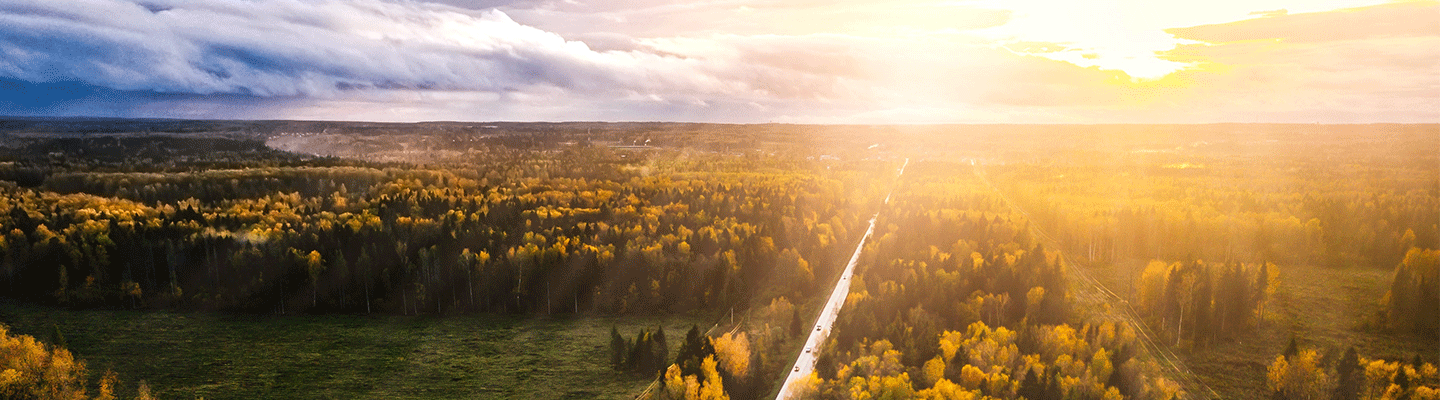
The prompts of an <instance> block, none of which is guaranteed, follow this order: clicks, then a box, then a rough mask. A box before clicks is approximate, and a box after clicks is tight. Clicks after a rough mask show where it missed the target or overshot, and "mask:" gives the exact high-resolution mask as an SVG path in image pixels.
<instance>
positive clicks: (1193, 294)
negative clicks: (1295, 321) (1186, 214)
mask: <svg viewBox="0 0 1440 400" xmlns="http://www.w3.org/2000/svg"><path fill="white" fill-rule="evenodd" d="M1275 268H1276V267H1275V265H1273V264H1269V263H1265V264H1241V263H1235V262H1231V263H1227V264H1211V263H1206V262H1204V261H1201V260H1191V261H1189V262H1174V263H1170V264H1166V263H1164V262H1162V261H1158V260H1157V261H1151V262H1150V264H1149V265H1147V266H1146V267H1145V270H1144V272H1142V273H1141V275H1140V277H1139V278H1138V279H1137V280H1136V282H1135V288H1136V290H1135V299H1136V305H1137V306H1138V309H1139V310H1140V311H1141V313H1142V314H1143V315H1144V316H1145V317H1146V318H1147V319H1148V320H1149V321H1147V322H1148V323H1149V324H1150V326H1153V327H1156V328H1157V329H1156V330H1157V331H1159V332H1162V334H1163V335H1165V336H1166V337H1169V338H1171V339H1172V340H1174V341H1175V342H1176V343H1177V344H1179V343H1180V342H1181V341H1182V340H1184V341H1189V343H1194V344H1202V345H1203V344H1205V343H1210V342H1214V341H1216V340H1219V339H1223V338H1229V337H1232V336H1234V335H1236V334H1240V333H1248V332H1250V331H1251V330H1252V329H1253V328H1254V327H1255V324H1256V322H1257V319H1258V318H1259V317H1260V316H1261V315H1262V312H1263V311H1264V310H1263V307H1264V305H1265V302H1266V299H1267V297H1268V295H1269V294H1270V293H1271V292H1273V291H1274V289H1275V288H1274V283H1275V280H1274V279H1273V278H1274V277H1273V274H1274V273H1277V272H1278V271H1276V269H1275Z"/></svg>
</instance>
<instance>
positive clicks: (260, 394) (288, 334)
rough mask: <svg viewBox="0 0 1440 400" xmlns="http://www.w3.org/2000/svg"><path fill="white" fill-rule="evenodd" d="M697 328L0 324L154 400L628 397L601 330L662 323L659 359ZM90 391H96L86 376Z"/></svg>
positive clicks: (48, 320) (113, 316)
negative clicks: (665, 345) (56, 338)
mask: <svg viewBox="0 0 1440 400" xmlns="http://www.w3.org/2000/svg"><path fill="white" fill-rule="evenodd" d="M701 319H702V318H686V317H673V318H645V317H625V318H611V317H573V318H523V317H515V316H500V315H475V316H447V317H443V318H438V317H402V316H355V315H322V316H315V315H306V316H255V315H217V314H198V313H197V314H187V313H169V312H151V311H106V310H90V311H72V310H66V309H57V308H42V307H33V306H24V305H16V304H14V303H0V323H4V324H6V325H8V326H10V328H11V330H12V331H13V332H16V333H22V334H29V335H33V336H35V337H37V338H42V339H45V340H47V341H48V338H50V337H51V336H52V332H53V331H54V327H55V326H58V327H59V328H60V331H61V332H62V334H63V335H64V336H65V339H66V341H67V342H68V343H69V345H70V349H71V350H72V351H73V352H75V353H76V356H77V357H78V358H82V359H84V360H85V361H86V362H87V363H88V364H89V366H90V369H91V371H92V372H93V373H96V374H98V373H101V372H103V371H104V370H106V369H107V368H108V369H113V370H114V371H115V372H117V373H119V374H120V376H121V377H122V379H124V382H123V383H122V384H123V386H122V389H123V390H122V393H123V392H131V393H133V391H134V387H135V385H136V382H137V381H139V380H142V379H143V380H146V381H147V382H148V383H149V384H150V386H151V388H152V389H154V390H155V394H156V395H158V396H159V397H160V398H166V399H190V398H198V397H204V398H207V399H211V400H215V399H239V398H246V399H259V398H306V399H423V398H437V399H439V398H446V399H450V398H477V397H483V398H529V399H559V398H633V397H634V396H635V395H637V394H639V393H640V392H641V391H643V390H644V388H645V386H646V385H648V384H649V383H650V382H651V379H650V377H644V376H639V375H634V374H629V373H624V372H616V371H613V370H612V369H611V368H610V367H609V365H608V363H609V349H608V347H607V346H608V343H609V342H608V341H609V334H610V327H611V325H612V324H615V325H616V326H618V327H619V329H620V331H621V333H622V334H624V335H626V336H633V335H634V334H635V333H636V332H638V331H639V330H640V328H641V327H647V326H648V327H650V328H651V329H653V328H654V327H655V326H657V325H661V324H663V325H664V327H665V331H666V332H665V333H666V335H667V337H668V338H669V340H668V342H669V344H670V347H671V350H670V351H671V353H670V354H675V351H676V349H678V348H679V346H680V344H681V343H682V342H684V337H685V336H684V335H685V331H686V330H688V329H689V328H690V325H691V323H697V324H702V325H704V324H706V323H705V322H701ZM91 379H96V378H94V377H92V378H91Z"/></svg>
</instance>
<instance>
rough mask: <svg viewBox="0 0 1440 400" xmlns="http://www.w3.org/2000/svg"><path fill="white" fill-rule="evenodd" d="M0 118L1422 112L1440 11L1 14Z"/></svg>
mask: <svg viewBox="0 0 1440 400" xmlns="http://www.w3.org/2000/svg"><path fill="white" fill-rule="evenodd" d="M0 115H10V116H107V117H157V118H186V119H191V118H193V119H306V120H358V121H397V122H410V121H440V120H446V121H502V120H503V121H689V122H725V123H769V122H778V123H820V124H894V123H901V124H910V123H1211V122H1287V123H1312V122H1319V123H1373V122H1401V123H1436V122H1440V2H1437V1H1398V2H1397V1H1383V0H1207V1H1166V0H1100V1H1089V0H1086V1H1074V0H1013V1H1009V0H1004V1H1002V0H944V1H936V0H877V1H855V0H831V1H815V0H760V1H741V0H701V1H687V2H665V1H655V0H638V1H637V0H625V1H621V0H601V1H582V0H559V1H550V0H514V1H508V0H473V1H467V0H437V2H423V1H407V0H347V1H312V0H67V1H53V0H3V1H0Z"/></svg>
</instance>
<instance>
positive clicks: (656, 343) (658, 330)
mask: <svg viewBox="0 0 1440 400" xmlns="http://www.w3.org/2000/svg"><path fill="white" fill-rule="evenodd" d="M650 342H651V344H650V359H651V360H652V361H650V369H649V370H645V371H640V372H645V373H650V372H652V371H651V370H654V371H657V372H658V371H664V370H665V367H667V366H669V365H670V364H669V363H668V361H670V345H669V344H668V343H666V342H665V326H663V325H662V326H657V327H655V334H654V335H652V336H651V338H650Z"/></svg>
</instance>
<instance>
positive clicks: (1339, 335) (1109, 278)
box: [1094, 262, 1440, 399]
mask: <svg viewBox="0 0 1440 400" xmlns="http://www.w3.org/2000/svg"><path fill="white" fill-rule="evenodd" d="M1143 267H1144V264H1143V263H1140V262H1131V263H1122V264H1121V265H1120V266H1115V267H1104V266H1097V267H1096V268H1095V269H1094V272H1095V275H1096V278H1097V279H1101V280H1102V281H1106V282H1105V284H1106V285H1107V286H1110V287H1111V288H1114V290H1115V291H1116V292H1117V293H1120V294H1122V295H1124V294H1125V293H1126V290H1128V289H1129V287H1128V286H1127V283H1126V281H1125V280H1126V279H1133V278H1132V276H1133V275H1132V272H1131V270H1132V269H1134V270H1135V271H1138V269H1139V268H1143ZM1134 274H1138V272H1134ZM1390 279H1391V272H1390V271H1386V270H1378V269H1361V268H1355V269H1333V268H1322V267H1303V266H1281V267H1280V285H1279V287H1278V288H1277V290H1276V293H1275V294H1274V296H1272V297H1271V299H1270V302H1269V303H1268V304H1267V306H1266V307H1268V309H1267V310H1266V315H1265V320H1264V321H1263V322H1262V324H1261V325H1260V327H1259V328H1258V329H1256V331H1255V332H1254V333H1251V334H1247V335H1241V336H1239V337H1236V338H1233V339H1231V340H1228V341H1225V342H1221V343H1216V344H1212V345H1210V346H1208V347H1204V348H1190V349H1178V350H1177V351H1176V353H1178V354H1179V355H1181V357H1183V358H1185V364H1186V366H1188V367H1189V368H1190V369H1191V370H1192V371H1194V372H1195V373H1196V374H1197V375H1199V377H1200V379H1201V380H1202V381H1204V382H1205V384H1207V385H1209V386H1210V387H1211V388H1212V389H1214V390H1215V391H1216V392H1218V393H1219V394H1220V395H1221V396H1222V397H1223V398H1226V399H1263V398H1268V396H1269V393H1268V392H1267V391H1266V389H1265V373H1266V368H1267V367H1269V366H1270V363H1271V362H1273V361H1275V356H1276V355H1278V354H1280V352H1282V351H1284V350H1285V346H1286V345H1287V344H1289V342H1290V337H1291V335H1292V334H1293V335H1294V336H1295V337H1296V339H1297V341H1298V342H1299V344H1300V346H1301V347H1302V348H1313V349H1316V350H1317V351H1319V352H1320V354H1322V355H1328V357H1327V359H1326V360H1327V361H1329V360H1334V359H1337V358H1339V357H1340V355H1341V353H1343V352H1344V351H1345V349H1346V348H1348V347H1349V346H1355V350H1356V351H1357V352H1359V353H1360V355H1361V356H1364V357H1369V358H1372V359H1373V358H1385V359H1400V358H1403V359H1405V360H1409V359H1410V358H1411V357H1414V356H1415V355H1416V354H1419V355H1421V356H1422V357H1425V358H1426V359H1427V360H1430V361H1432V362H1433V361H1436V359H1435V357H1436V355H1437V354H1440V343H1437V341H1436V340H1435V338H1424V337H1419V336H1415V335H1410V334H1405V333H1388V332H1380V331H1378V330H1376V329H1372V328H1369V327H1366V326H1365V321H1368V320H1371V319H1372V318H1373V317H1374V315H1375V314H1376V313H1377V312H1379V311H1380V304H1379V301H1380V298H1381V296H1383V295H1384V294H1385V290H1386V289H1387V288H1388V287H1389V285H1390Z"/></svg>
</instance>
